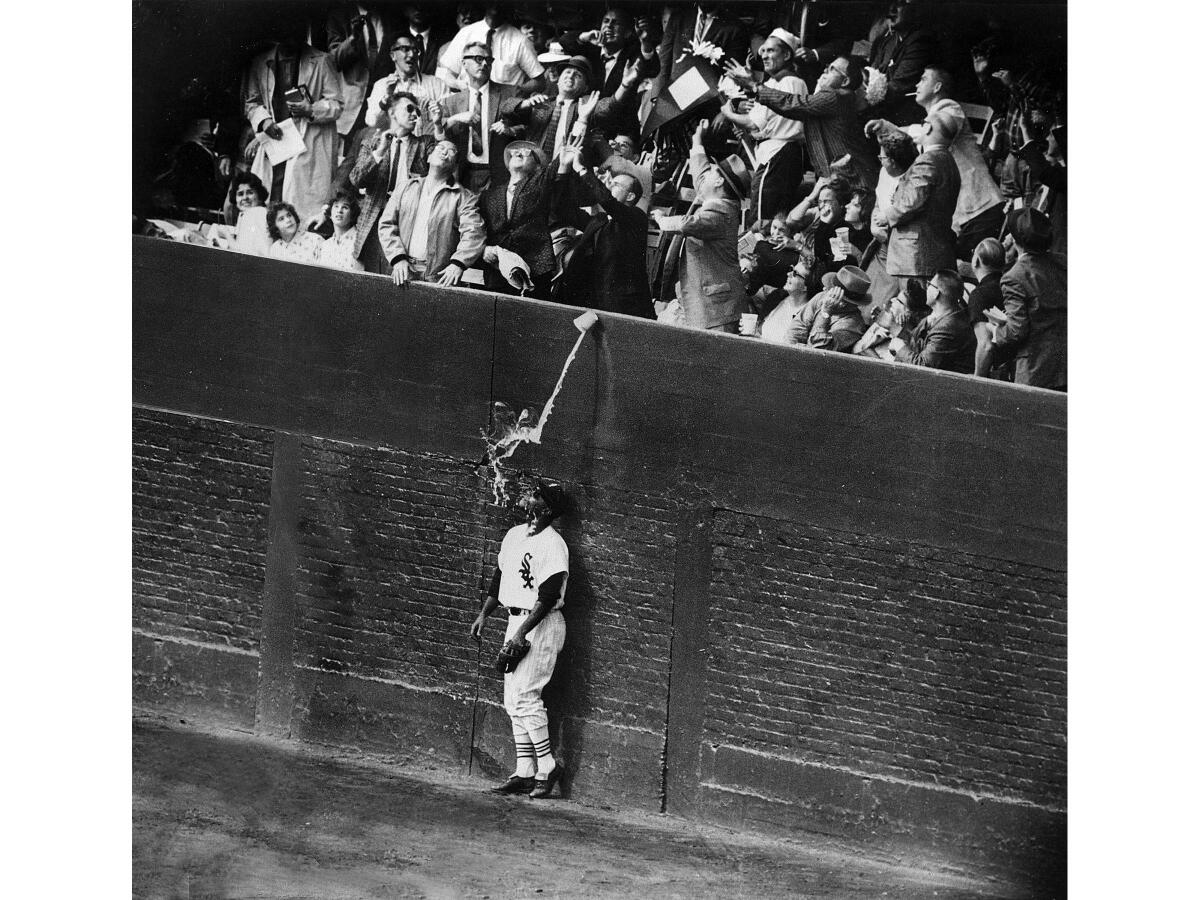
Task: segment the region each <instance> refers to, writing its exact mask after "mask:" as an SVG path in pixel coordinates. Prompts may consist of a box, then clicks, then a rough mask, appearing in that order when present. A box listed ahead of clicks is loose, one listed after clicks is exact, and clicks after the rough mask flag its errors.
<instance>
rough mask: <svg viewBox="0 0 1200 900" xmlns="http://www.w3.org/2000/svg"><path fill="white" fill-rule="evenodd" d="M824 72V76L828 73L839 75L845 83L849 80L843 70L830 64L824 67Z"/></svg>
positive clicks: (848, 75) (848, 74)
mask: <svg viewBox="0 0 1200 900" xmlns="http://www.w3.org/2000/svg"><path fill="white" fill-rule="evenodd" d="M825 72H826V74H828V73H829V72H836V73H837V74H838V75H841V76H842V77H843V78H845V79H846V80H847V81H849V80H850V73H849V72H848V71H846V70H845V69H839V68H838V67H837V66H835V65H834V64H833V63H830V64H829V65H827V66H826V67H825Z"/></svg>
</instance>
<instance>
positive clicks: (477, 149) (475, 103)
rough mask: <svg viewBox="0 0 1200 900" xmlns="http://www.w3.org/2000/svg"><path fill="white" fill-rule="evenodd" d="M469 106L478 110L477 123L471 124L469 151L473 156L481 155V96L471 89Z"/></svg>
mask: <svg viewBox="0 0 1200 900" xmlns="http://www.w3.org/2000/svg"><path fill="white" fill-rule="evenodd" d="M471 108H472V109H477V110H479V124H478V125H472V126H471V153H472V154H473V155H474V156H482V155H483V96H482V95H481V94H480V93H479V91H477V90H474V89H472V91H471Z"/></svg>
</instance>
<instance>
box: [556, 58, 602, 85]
mask: <svg viewBox="0 0 1200 900" xmlns="http://www.w3.org/2000/svg"><path fill="white" fill-rule="evenodd" d="M562 67H563V68H564V69H578V70H579V71H580V72H582V73H583V77H584V78H586V79H587V82H588V86H589V87H590V86H591V85H592V83H593V82H595V80H596V79H595V76H594V75H593V74H592V64H591V63H590V62H589V61H588V58H587V57H586V56H580V55H575V56H572V57H571V58H570V59H568V60H567V61H566V62H564V63H562Z"/></svg>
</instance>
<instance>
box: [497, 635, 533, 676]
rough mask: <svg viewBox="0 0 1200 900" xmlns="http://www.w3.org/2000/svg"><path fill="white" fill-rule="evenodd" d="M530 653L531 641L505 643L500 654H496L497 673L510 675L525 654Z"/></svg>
mask: <svg viewBox="0 0 1200 900" xmlns="http://www.w3.org/2000/svg"><path fill="white" fill-rule="evenodd" d="M528 652H529V641H521V642H520V643H517V642H516V641H505V642H504V646H503V647H501V648H500V652H499V653H497V654H496V671H497V672H500V673H502V674H508V673H509V672H511V671H513V670H514V669H515V668H516V667H517V663H519V662H520V661H521V660H522V659H524V658H525V654H526V653H528Z"/></svg>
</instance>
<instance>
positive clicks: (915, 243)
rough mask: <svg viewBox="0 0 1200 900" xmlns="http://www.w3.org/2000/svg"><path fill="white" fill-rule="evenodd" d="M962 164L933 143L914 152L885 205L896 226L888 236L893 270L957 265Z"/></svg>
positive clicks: (912, 272) (920, 273)
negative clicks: (956, 229)
mask: <svg viewBox="0 0 1200 900" xmlns="http://www.w3.org/2000/svg"><path fill="white" fill-rule="evenodd" d="M959 184H960V179H959V177H958V166H957V165H955V163H954V157H952V156H951V155H950V151H948V150H947V149H946V148H945V147H931V148H929V149H928V150H926V151H925V152H924V153H922V154H921V155H920V156H918V157H917V158H916V160H915V161H914V162H913V164H912V165H911V166H909V167H908V171H906V172H905V173H904V174H903V175H901V176H900V181H899V182H898V183H897V184H896V193H895V194H893V195H892V202H891V205H890V206H889V207H887V208H886V209H885V210H884V213H885V215H886V216H887V221H888V224H889V225H891V226H892V231H891V234H890V235H889V236H888V248H887V272H888V274H889V275H908V276H917V277H922V278H925V277H928V276H930V275H932V274H933V273H934V272H936V271H937V270H938V269H953V268H954V267H955V261H954V246H955V243H956V241H957V237H956V236H955V234H954V229H953V228H951V225H950V223H951V221H952V220H953V218H954V209H955V206H956V205H957V204H958V188H959Z"/></svg>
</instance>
